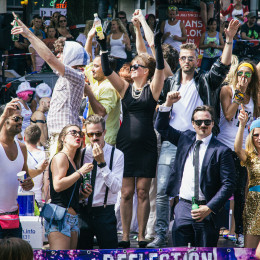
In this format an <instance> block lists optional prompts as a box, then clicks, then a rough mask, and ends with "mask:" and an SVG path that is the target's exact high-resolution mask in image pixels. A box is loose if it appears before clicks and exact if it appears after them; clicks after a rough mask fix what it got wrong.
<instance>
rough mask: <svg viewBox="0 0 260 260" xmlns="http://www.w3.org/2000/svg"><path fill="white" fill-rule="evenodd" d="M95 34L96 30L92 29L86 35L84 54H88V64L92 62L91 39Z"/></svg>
mask: <svg viewBox="0 0 260 260" xmlns="http://www.w3.org/2000/svg"><path fill="white" fill-rule="evenodd" d="M95 32H96V29H95V28H94V27H93V28H92V29H91V30H90V31H89V33H88V37H87V41H86V43H85V50H86V52H87V53H88V55H89V58H90V62H92V61H93V57H92V41H93V38H94V37H95Z"/></svg>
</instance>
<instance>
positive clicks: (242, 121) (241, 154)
mask: <svg viewBox="0 0 260 260" xmlns="http://www.w3.org/2000/svg"><path fill="white" fill-rule="evenodd" d="M241 106H242V109H241V110H240V113H239V115H238V120H239V127H238V131H237V135H236V139H235V145H234V148H235V153H236V154H237V156H238V158H239V159H240V160H241V161H242V162H245V161H246V159H247V155H246V151H245V150H244V149H243V148H242V145H243V136H244V130H245V127H246V123H247V120H248V114H247V113H246V112H245V109H244V106H243V105H241Z"/></svg>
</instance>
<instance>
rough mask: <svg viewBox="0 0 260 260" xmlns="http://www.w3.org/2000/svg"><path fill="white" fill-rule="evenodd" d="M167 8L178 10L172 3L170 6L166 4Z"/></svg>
mask: <svg viewBox="0 0 260 260" xmlns="http://www.w3.org/2000/svg"><path fill="white" fill-rule="evenodd" d="M168 10H171V11H176V10H178V8H177V7H176V6H174V5H172V6H168Z"/></svg>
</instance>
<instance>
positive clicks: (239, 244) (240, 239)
mask: <svg viewBox="0 0 260 260" xmlns="http://www.w3.org/2000/svg"><path fill="white" fill-rule="evenodd" d="M244 245H245V244H244V236H243V235H242V234H238V237H237V240H236V242H235V247H241V248H242V247H244Z"/></svg>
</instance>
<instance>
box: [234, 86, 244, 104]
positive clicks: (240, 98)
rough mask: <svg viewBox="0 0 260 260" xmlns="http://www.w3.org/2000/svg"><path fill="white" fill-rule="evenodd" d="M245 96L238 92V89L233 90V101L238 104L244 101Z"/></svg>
mask: <svg viewBox="0 0 260 260" xmlns="http://www.w3.org/2000/svg"><path fill="white" fill-rule="evenodd" d="M244 97H245V94H244V93H242V92H241V91H239V90H238V89H236V90H235V94H234V97H233V99H235V100H237V101H238V102H240V103H241V102H242V101H244Z"/></svg>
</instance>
